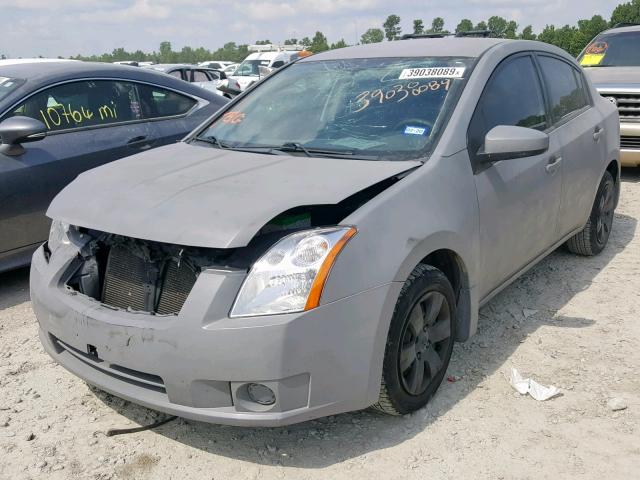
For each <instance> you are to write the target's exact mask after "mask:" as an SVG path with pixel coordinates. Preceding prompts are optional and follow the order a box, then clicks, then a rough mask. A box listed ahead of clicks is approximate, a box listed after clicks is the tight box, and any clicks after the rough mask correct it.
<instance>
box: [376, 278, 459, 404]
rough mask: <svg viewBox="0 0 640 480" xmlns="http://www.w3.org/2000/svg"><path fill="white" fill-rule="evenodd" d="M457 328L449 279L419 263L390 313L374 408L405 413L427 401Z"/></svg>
mask: <svg viewBox="0 0 640 480" xmlns="http://www.w3.org/2000/svg"><path fill="white" fill-rule="evenodd" d="M455 330H456V304H455V295H454V292H453V288H452V286H451V283H449V280H448V279H447V277H446V276H445V275H444V274H443V273H442V272H441V271H440V270H438V269H437V268H434V267H432V266H429V265H418V266H417V267H416V268H415V270H414V271H413V272H412V273H411V275H410V276H409V278H408V279H407V281H406V282H405V284H404V286H403V287H402V290H401V291H400V296H399V298H398V302H397V303H396V308H395V310H394V313H393V318H392V319H391V326H390V327H389V336H388V338H387V345H386V348H385V356H384V362H383V368H382V381H381V385H380V396H379V398H378V403H376V404H375V405H374V408H376V409H377V410H380V411H382V412H384V413H388V414H391V415H404V414H406V413H411V412H413V411H415V410H418V409H420V408H422V407H423V406H424V405H426V404H427V402H428V401H429V399H430V398H431V397H432V396H433V394H434V393H435V391H436V390H437V388H438V387H439V386H440V383H442V379H443V378H444V375H445V372H446V370H447V366H448V365H449V360H450V359H451V353H452V351H453V341H454V338H455Z"/></svg>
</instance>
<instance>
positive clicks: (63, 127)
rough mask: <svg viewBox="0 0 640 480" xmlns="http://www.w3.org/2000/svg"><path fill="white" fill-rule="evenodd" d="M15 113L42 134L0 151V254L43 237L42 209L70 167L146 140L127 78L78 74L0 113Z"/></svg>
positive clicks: (90, 164) (121, 153) (69, 176)
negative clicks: (16, 150)
mask: <svg viewBox="0 0 640 480" xmlns="http://www.w3.org/2000/svg"><path fill="white" fill-rule="evenodd" d="M16 115H23V116H29V117H33V118H36V119H38V120H40V121H42V122H44V123H45V125H46V126H47V136H46V137H45V138H44V139H42V140H40V141H37V142H33V143H25V144H24V148H25V152H24V153H23V154H22V155H18V156H11V157H8V156H6V155H2V154H0V192H1V194H0V199H1V204H0V253H6V252H9V251H11V250H17V249H19V248H22V247H28V246H31V245H37V244H38V243H41V242H43V241H44V240H46V238H47V236H48V231H49V220H48V219H47V218H46V216H45V211H46V209H47V207H48V206H49V203H50V202H51V200H52V199H53V197H55V195H57V193H58V192H59V191H60V190H62V188H64V187H65V186H66V185H67V184H68V183H70V182H71V181H72V180H73V179H74V178H76V176H78V174H80V173H81V172H83V171H85V170H89V169H91V168H94V167H97V166H99V165H102V164H104V163H107V162H111V161H113V160H116V159H118V158H122V157H125V156H128V155H132V154H134V153H137V152H140V151H142V150H145V149H147V148H150V147H151V146H152V144H153V139H152V138H151V134H150V129H149V125H148V123H147V122H145V121H144V120H143V119H142V112H141V107H140V102H139V99H138V97H137V91H136V89H135V86H134V84H132V83H129V82H121V81H111V80H84V81H76V82H69V83H64V84H61V85H57V86H53V87H51V88H48V89H45V90H43V91H41V92H39V93H36V94H35V95H32V96H30V97H28V98H26V99H25V100H24V101H22V102H20V103H19V104H18V105H17V106H15V107H13V108H12V109H11V111H10V112H8V113H7V114H5V115H4V117H3V119H4V118H8V117H10V116H16ZM78 201H79V202H81V201H82V199H78Z"/></svg>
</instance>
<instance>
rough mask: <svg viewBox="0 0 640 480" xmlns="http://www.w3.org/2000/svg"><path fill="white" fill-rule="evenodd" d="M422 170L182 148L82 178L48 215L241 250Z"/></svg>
mask: <svg viewBox="0 0 640 480" xmlns="http://www.w3.org/2000/svg"><path fill="white" fill-rule="evenodd" d="M418 165H420V162H414V161H400V162H393V161H364V160H345V159H331V158H309V157H299V156H288V155H282V156H281V155H277V156H276V155H264V154H255V153H246V152H235V151H224V150H220V149H216V148H210V147H203V146H195V145H189V144H186V143H177V144H174V145H170V146H167V147H163V148H159V149H155V150H151V151H148V152H145V153H141V154H138V155H134V156H132V157H128V158H125V159H123V160H119V161H117V162H112V163H109V164H107V165H104V166H102V167H99V168H96V169H93V170H90V171H88V172H85V173H83V174H81V175H80V176H79V177H78V178H77V179H76V180H75V181H73V182H72V183H71V184H70V185H68V186H67V187H66V188H65V189H64V190H63V191H62V192H61V193H60V194H59V195H58V196H57V197H56V198H55V199H54V200H53V203H52V204H51V206H50V207H49V210H48V211H47V215H48V216H49V217H51V218H53V219H56V220H62V221H64V222H67V223H70V224H72V225H79V226H83V227H87V228H92V229H96V230H101V231H105V232H109V233H116V234H120V235H125V236H129V237H134V238H140V239H145V240H153V241H158V242H166V243H172V244H178V245H189V246H199V247H211V248H230V247H241V246H245V245H247V243H248V242H249V241H250V240H251V238H252V237H253V236H254V235H255V234H256V233H257V232H258V230H260V228H262V227H263V226H264V225H265V224H266V223H267V222H268V221H269V220H271V219H272V218H274V217H275V216H276V215H278V214H280V213H282V212H284V211H286V210H288V209H290V208H293V207H297V206H303V205H318V204H335V203H338V202H339V201H341V200H344V199H345V198H347V197H348V196H350V195H352V194H354V193H356V192H358V191H360V190H362V189H364V188H366V187H368V186H370V185H373V184H375V183H377V182H380V181H382V180H384V179H386V178H389V177H391V176H393V175H396V174H398V173H401V172H403V171H405V170H408V169H410V168H413V167H415V166H418Z"/></svg>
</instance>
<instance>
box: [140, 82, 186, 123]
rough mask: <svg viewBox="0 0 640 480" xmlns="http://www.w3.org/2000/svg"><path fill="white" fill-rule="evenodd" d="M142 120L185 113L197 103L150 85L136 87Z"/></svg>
mask: <svg viewBox="0 0 640 480" xmlns="http://www.w3.org/2000/svg"><path fill="white" fill-rule="evenodd" d="M138 94H139V96H140V105H141V107H142V114H143V116H144V118H161V117H171V116H174V115H182V114H185V113H187V112H188V111H189V110H191V108H192V107H193V106H194V105H195V104H196V103H197V102H196V101H195V100H194V99H193V98H190V97H186V96H184V95H180V94H179V93H175V92H172V91H170V90H165V89H164V88H160V87H154V86H151V85H142V84H140V85H138Z"/></svg>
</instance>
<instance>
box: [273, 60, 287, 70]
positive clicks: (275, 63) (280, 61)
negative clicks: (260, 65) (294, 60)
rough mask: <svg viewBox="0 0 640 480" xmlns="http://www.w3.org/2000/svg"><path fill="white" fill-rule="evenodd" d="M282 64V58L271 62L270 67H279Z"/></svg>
mask: <svg viewBox="0 0 640 480" xmlns="http://www.w3.org/2000/svg"><path fill="white" fill-rule="evenodd" d="M283 65H284V62H283V61H282V60H278V61H277V62H273V65H271V68H280V67H281V66H283Z"/></svg>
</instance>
